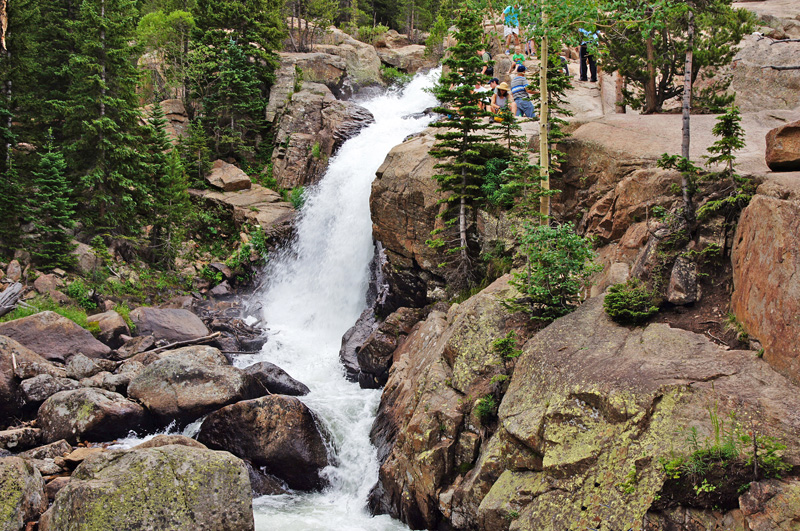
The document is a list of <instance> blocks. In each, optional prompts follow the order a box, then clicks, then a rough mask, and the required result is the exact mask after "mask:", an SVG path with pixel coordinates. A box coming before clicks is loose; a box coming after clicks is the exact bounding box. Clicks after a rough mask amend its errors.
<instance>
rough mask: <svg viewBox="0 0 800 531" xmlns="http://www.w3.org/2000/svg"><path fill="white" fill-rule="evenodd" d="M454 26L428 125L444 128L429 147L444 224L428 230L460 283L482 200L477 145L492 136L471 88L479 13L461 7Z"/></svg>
mask: <svg viewBox="0 0 800 531" xmlns="http://www.w3.org/2000/svg"><path fill="white" fill-rule="evenodd" d="M456 28H457V29H456V33H455V35H454V37H455V39H456V41H457V44H455V45H454V46H452V47H450V49H449V50H448V53H449V55H448V57H446V58H445V60H444V61H443V63H444V65H445V66H446V67H447V68H449V71H448V72H447V73H446V74H444V75H442V78H441V80H440V83H439V85H438V86H437V88H436V89H435V91H436V96H437V98H438V99H439V102H440V106H439V107H436V108H435V111H436V112H439V113H441V114H443V115H444V118H443V119H442V120H440V121H438V122H436V123H435V124H433V125H434V127H438V128H440V129H443V131H442V132H440V133H437V134H436V139H437V142H436V144H435V146H434V147H433V149H431V151H430V153H431V155H433V156H434V157H436V158H437V159H441V160H442V162H439V163H438V164H436V166H435V167H436V169H437V170H439V173H438V174H436V175H435V176H434V178H435V179H436V181H437V182H438V183H439V191H440V193H442V194H443V197H442V199H441V200H440V203H441V204H442V205H444V206H445V209H444V212H443V213H442V214H441V218H442V219H443V221H444V226H442V227H439V228H437V229H435V230H434V231H433V232H431V235H432V239H431V240H429V241H428V245H430V246H431V247H434V248H441V249H442V250H443V251H444V252H445V254H446V255H447V257H448V258H447V259H446V261H445V262H444V263H443V265H445V266H447V267H448V270H449V272H450V273H449V275H450V277H451V278H450V280H451V281H452V282H453V283H455V284H459V283H463V282H465V281H469V280H470V278H471V276H472V275H473V273H474V271H473V266H472V258H471V256H470V249H469V234H468V233H469V230H470V226H471V224H472V222H473V220H474V217H475V210H476V207H477V206H479V204H480V202H481V200H482V193H481V185H482V184H483V175H484V162H485V157H484V156H483V155H482V149H484V148H486V147H487V146H489V145H490V143H491V136H490V135H488V134H487V132H488V129H489V127H490V125H489V124H488V123H486V122H485V121H484V120H483V118H484V116H486V112H485V111H483V110H481V108H480V107H479V105H478V103H479V101H480V94H475V93H474V92H473V87H474V86H475V84H476V83H478V82H479V81H481V77H482V75H481V74H480V73H479V72H480V69H481V66H482V63H483V61H482V60H481V58H480V57H479V56H478V55H477V51H478V50H479V49H480V48H481V47H482V44H481V37H482V35H483V30H482V28H481V26H480V14H479V13H476V12H475V11H474V10H471V9H465V8H462V10H461V11H460V13H459V16H458V20H457V22H456Z"/></svg>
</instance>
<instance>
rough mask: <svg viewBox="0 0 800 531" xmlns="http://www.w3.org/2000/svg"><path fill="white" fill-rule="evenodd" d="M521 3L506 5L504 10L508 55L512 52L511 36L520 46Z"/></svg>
mask: <svg viewBox="0 0 800 531" xmlns="http://www.w3.org/2000/svg"><path fill="white" fill-rule="evenodd" d="M519 14H520V7H519V3H517V2H515V3H514V4H513V5H510V6H506V8H505V9H504V10H503V36H504V37H505V38H506V55H509V54H511V38H512V37H513V38H514V45H515V46H519Z"/></svg>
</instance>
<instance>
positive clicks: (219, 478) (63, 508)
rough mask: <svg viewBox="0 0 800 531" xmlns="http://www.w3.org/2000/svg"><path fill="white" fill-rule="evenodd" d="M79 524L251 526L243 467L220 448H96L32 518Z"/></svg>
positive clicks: (53, 524) (125, 530)
mask: <svg viewBox="0 0 800 531" xmlns="http://www.w3.org/2000/svg"><path fill="white" fill-rule="evenodd" d="M73 522H81V524H82V525H83V526H86V528H96V529H115V530H118V531H134V530H137V531H138V530H141V529H159V530H164V531H178V530H186V529H208V530H211V529H236V530H242V531H247V530H252V529H253V527H254V525H253V512H252V502H251V492H250V482H249V480H248V476H247V469H246V467H245V465H244V463H242V461H241V460H240V459H237V458H235V457H234V456H232V455H230V454H228V453H226V452H214V451H211V450H203V449H199V448H189V447H186V446H180V445H172V446H163V447H159V448H145V449H135V450H131V451H128V452H104V453H103V454H101V455H98V456H93V457H92V458H90V459H87V460H86V461H84V462H83V463H82V464H81V465H80V466H79V467H78V468H77V469H76V470H75V472H74V473H73V475H72V478H71V479H70V481H69V482H68V483H67V484H66V485H65V486H64V487H63V488H62V489H61V491H60V492H59V493H58V495H57V496H56V498H55V502H54V503H53V506H52V507H51V508H50V509H49V510H48V511H47V512H46V513H45V514H44V515H42V518H41V520H40V522H39V529H40V531H56V530H60V529H70V528H71V527H70V526H71V523H73Z"/></svg>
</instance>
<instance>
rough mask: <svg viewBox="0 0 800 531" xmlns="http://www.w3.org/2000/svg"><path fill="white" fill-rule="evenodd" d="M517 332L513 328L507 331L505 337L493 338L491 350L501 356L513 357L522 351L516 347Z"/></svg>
mask: <svg viewBox="0 0 800 531" xmlns="http://www.w3.org/2000/svg"><path fill="white" fill-rule="evenodd" d="M517 339H519V338H518V337H517V333H516V332H515V331H513V330H511V331H510V332H508V333H507V334H506V336H505V337H501V338H499V339H495V340H494V341H492V351H494V352H496V353H497V354H499V355H500V356H502V357H503V358H507V359H513V358H517V357H519V356H520V354H522V351H521V350H520V349H518V348H517Z"/></svg>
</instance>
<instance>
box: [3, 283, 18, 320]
mask: <svg viewBox="0 0 800 531" xmlns="http://www.w3.org/2000/svg"><path fill="white" fill-rule="evenodd" d="M23 291H24V290H23V287H22V284H20V283H19V282H14V283H13V284H11V285H10V286H9V287H7V288H6V289H5V291H2V292H0V317H2V316H3V315H5V314H7V313H8V312H10V311H11V310H13V309H14V308H16V307H17V301H18V300H19V298H20V297H22V292H23Z"/></svg>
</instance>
